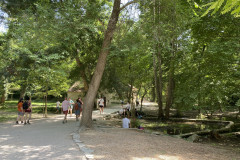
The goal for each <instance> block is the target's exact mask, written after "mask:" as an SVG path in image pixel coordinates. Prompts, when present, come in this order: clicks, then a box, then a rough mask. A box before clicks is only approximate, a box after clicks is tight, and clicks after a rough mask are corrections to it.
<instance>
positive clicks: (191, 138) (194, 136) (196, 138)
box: [187, 134, 200, 142]
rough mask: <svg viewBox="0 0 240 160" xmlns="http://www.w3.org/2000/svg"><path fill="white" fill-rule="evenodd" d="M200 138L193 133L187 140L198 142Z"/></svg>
mask: <svg viewBox="0 0 240 160" xmlns="http://www.w3.org/2000/svg"><path fill="white" fill-rule="evenodd" d="M199 139H200V136H198V135H197V134H193V135H191V136H190V137H188V138H187V141H190V142H198V141H199Z"/></svg>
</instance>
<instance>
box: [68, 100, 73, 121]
mask: <svg viewBox="0 0 240 160" xmlns="http://www.w3.org/2000/svg"><path fill="white" fill-rule="evenodd" d="M68 101H69V103H70V105H69V107H68V113H70V117H72V110H73V105H74V102H73V100H72V99H71V98H69V99H68Z"/></svg>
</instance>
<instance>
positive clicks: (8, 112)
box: [0, 100, 56, 122]
mask: <svg viewBox="0 0 240 160" xmlns="http://www.w3.org/2000/svg"><path fill="white" fill-rule="evenodd" d="M17 103H18V101H17V100H13V101H6V102H5V104H4V105H0V122H6V121H11V120H16V118H17ZM44 107H45V104H44V102H43V101H32V108H33V109H32V113H33V114H43V109H44ZM47 110H48V113H49V114H51V113H54V112H55V111H56V102H51V101H50V102H48V103H47Z"/></svg>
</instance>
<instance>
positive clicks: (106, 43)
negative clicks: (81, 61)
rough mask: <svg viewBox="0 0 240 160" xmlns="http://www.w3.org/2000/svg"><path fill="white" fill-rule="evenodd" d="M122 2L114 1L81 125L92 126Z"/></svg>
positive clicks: (85, 102) (86, 99)
mask: <svg viewBox="0 0 240 160" xmlns="http://www.w3.org/2000/svg"><path fill="white" fill-rule="evenodd" d="M120 3H121V0H115V1H114V5H113V10H112V14H111V17H110V19H109V23H108V27H107V30H106V32H105V35H104V40H103V44H102V49H101V52H100V55H99V58H98V62H97V65H96V69H95V72H94V74H93V77H92V80H91V82H90V85H89V89H88V92H87V95H86V97H85V99H84V107H83V116H82V119H81V124H80V126H81V127H87V128H89V127H92V110H93V104H94V100H95V97H96V95H97V91H98V88H99V85H100V82H101V79H102V75H103V72H104V69H105V65H106V60H107V55H108V53H109V48H110V45H111V40H112V38H113V33H114V30H115V29H116V24H117V22H118V18H119V14H120Z"/></svg>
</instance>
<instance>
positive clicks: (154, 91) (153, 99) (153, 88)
mask: <svg viewBox="0 0 240 160" xmlns="http://www.w3.org/2000/svg"><path fill="white" fill-rule="evenodd" d="M154 82H155V81H154V78H153V82H152V83H153V84H154V85H153V87H152V88H151V89H152V100H151V101H152V102H155V101H156V86H155V83H154Z"/></svg>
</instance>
